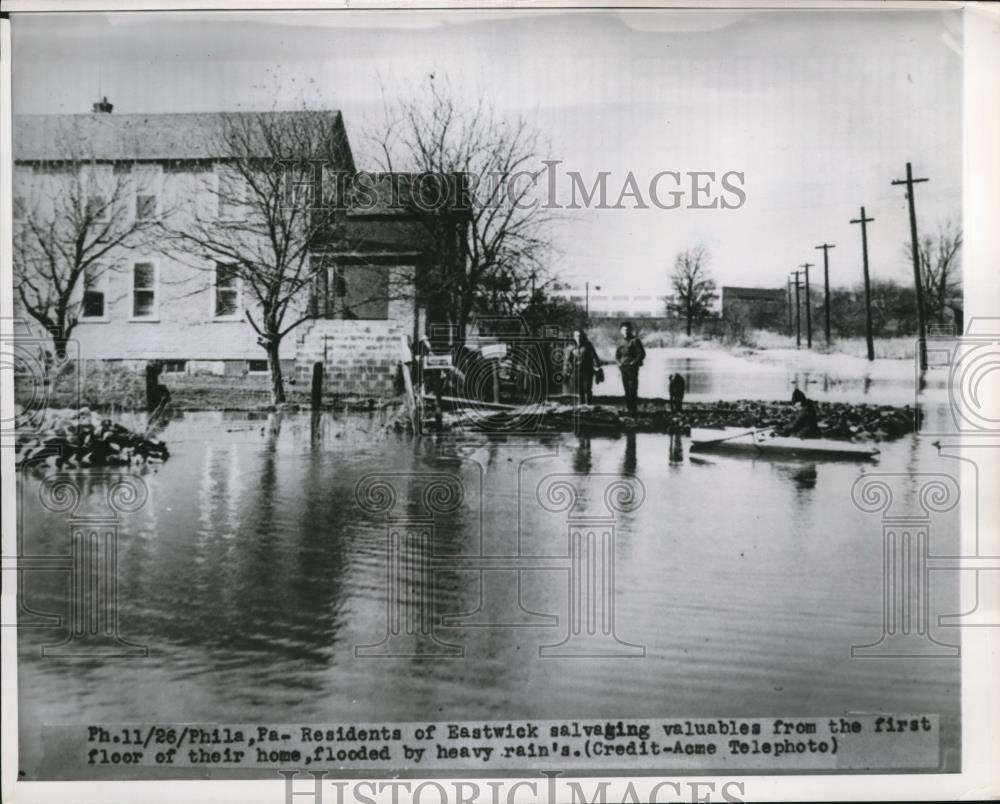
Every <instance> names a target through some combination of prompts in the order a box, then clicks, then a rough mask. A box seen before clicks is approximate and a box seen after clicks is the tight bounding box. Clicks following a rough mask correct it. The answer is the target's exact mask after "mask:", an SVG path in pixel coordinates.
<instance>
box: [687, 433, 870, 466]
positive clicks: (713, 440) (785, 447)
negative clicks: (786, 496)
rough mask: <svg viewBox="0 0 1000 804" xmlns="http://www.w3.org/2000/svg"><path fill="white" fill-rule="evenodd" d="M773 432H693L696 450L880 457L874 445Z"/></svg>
mask: <svg viewBox="0 0 1000 804" xmlns="http://www.w3.org/2000/svg"><path fill="white" fill-rule="evenodd" d="M771 432H772V431H770V430H758V429H747V428H746V427H724V428H721V429H718V430H712V429H707V428H706V429H699V428H694V429H692V430H691V449H692V451H709V450H719V451H722V450H731V451H734V452H742V453H752V454H759V455H780V456H785V457H792V458H834V459H848V460H858V461H867V460H871V459H872V458H874V457H875V456H876V455H878V454H879V451H878V450H877V449H875V448H874V447H873V446H871V445H870V444H852V443H850V442H849V441H834V440H832V439H829V438H795V437H794V436H772V435H771Z"/></svg>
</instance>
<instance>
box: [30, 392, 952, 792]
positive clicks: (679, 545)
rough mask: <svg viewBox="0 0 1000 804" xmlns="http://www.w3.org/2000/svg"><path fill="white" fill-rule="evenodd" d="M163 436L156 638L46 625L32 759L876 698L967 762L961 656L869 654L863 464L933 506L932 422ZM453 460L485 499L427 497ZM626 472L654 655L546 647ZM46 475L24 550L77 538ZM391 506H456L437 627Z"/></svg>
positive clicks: (878, 595) (152, 618) (58, 763)
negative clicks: (110, 643)
mask: <svg viewBox="0 0 1000 804" xmlns="http://www.w3.org/2000/svg"><path fill="white" fill-rule="evenodd" d="M778 382H781V383H784V382H785V380H784V378H782V379H780V380H779V381H778ZM764 398H777V397H771V396H769V395H767V394H765V396H764ZM935 410H937V411H938V414H939V415H944V414H943V412H942V406H940V405H937V406H936V407H935ZM162 437H163V438H164V440H166V441H167V443H168V444H169V445H170V449H171V457H170V459H169V460H168V461H167V462H166V463H164V464H162V465H159V466H156V467H150V468H147V469H144V470H141V471H140V470H133V471H134V472H135V473H136V474H137V475H138V476H139V477H141V479H142V481H143V482H144V483H145V485H146V487H147V489H148V499H147V500H146V502H145V504H144V505H142V506H141V507H140V508H139V509H138V510H137V511H135V512H133V513H125V514H122V515H121V519H120V522H119V526H118V531H119V543H118V576H119V589H118V596H119V597H118V600H119V603H118V608H119V632H120V635H121V636H122V638H124V639H126V640H128V641H130V642H132V643H136V644H140V645H146V646H148V649H149V656H148V658H133V659H114V660H93V659H79V658H78V659H64V660H57V659H52V658H42V657H41V656H40V646H41V645H43V644H47V643H54V642H58V641H61V640H62V639H63V638H64V636H65V634H64V633H63V632H62V631H60V630H59V629H41V628H25V629H22V630H21V631H20V632H19V638H20V658H21V664H20V672H19V681H18V683H19V702H20V710H19V717H20V728H21V733H22V744H21V751H22V754H21V765H22V770H23V771H24V772H25V774H26V777H25V778H39V777H41V778H56V777H67V776H69V777H72V775H73V773H74V771H73V769H72V766H71V765H69V764H67V762H66V758H65V757H64V756H62V755H60V754H59V753H58V752H56V751H55V750H49V751H48V752H46V750H45V748H44V746H45V744H46V743H45V742H44V740H43V735H44V734H45V733H46V731H45V730H46V726H47V725H49V724H63V725H65V724H68V723H79V724H90V723H101V722H112V723H114V722H119V723H120V722H140V723H154V722H167V723H170V722H173V723H181V722H219V723H227V722H228V723H255V722H259V723H271V722H273V723H295V722H302V723H316V724H319V723H365V722H378V721H393V720H396V721H415V720H423V721H431V720H458V719H463V720H475V719H478V718H497V717H505V718H565V717H581V718H582V717H615V718H617V717H650V716H663V717H668V716H669V717H680V716H692V717H694V716H699V717H714V716H719V717H738V716H779V715H780V716H828V715H829V716H833V715H840V714H843V713H847V712H871V711H885V712H897V713H938V714H940V715H942V717H943V724H944V728H945V733H946V736H947V740H946V742H947V744H948V748H949V749H950V750H949V751H948V752H946V757H947V760H948V763H949V765H950V766H951V767H955V766H956V763H957V759H958V755H957V750H958V739H959V738H958V716H959V709H960V698H959V661H958V660H957V659H941V658H930V659H927V658H907V659H859V658H852V657H851V646H852V645H860V644H867V643H873V642H876V641H878V639H879V637H880V634H881V632H882V569H881V560H882V526H881V521H880V519H879V515H878V514H873V513H866V512H863V511H861V510H859V508H858V507H856V506H855V504H854V503H853V502H852V498H851V488H852V485H853V484H854V483H855V481H856V480H858V478H859V477H861V476H862V475H865V474H872V473H893V474H895V475H897V476H896V477H894V478H889V479H888V480H887V482H888V483H889V484H890V486H892V489H893V494H894V497H895V500H894V505H897V506H899V507H898V509H896V510H898V511H899V512H903V513H910V514H918V513H921V512H922V509H920V508H919V506H918V505H917V502H916V500H917V495H918V493H919V478H917V477H915V476H914V475H915V473H921V472H948V473H950V474H957V471H958V470H957V467H956V466H954V465H953V464H954V463H956V462H955V461H954V460H950V459H947V458H942V457H938V456H937V452H936V450H935V448H934V447H933V446H932V445H931V444H930V443H928V442H929V440H930V439H927V438H922V437H917V436H913V437H908V438H905V439H902V440H899V441H896V442H893V443H891V444H887V445H884V449H883V452H882V455H881V456H880V460H879V461H878V462H877V463H871V464H857V463H850V462H822V461H819V462H809V461H795V460H784V461H782V460H762V459H749V458H741V457H737V456H731V455H724V454H721V453H720V454H704V455H703V456H698V455H690V454H689V453H688V450H687V444H686V442H684V443H680V444H678V443H677V442H674V443H672V442H671V438H670V437H669V436H661V435H654V434H639V435H634V436H628V437H619V438H585V437H579V436H576V435H572V434H567V435H559V436H552V437H539V436H524V435H522V436H487V435H482V434H479V435H468V436H466V437H463V438H454V437H441V438H435V437H423V438H413V437H411V436H406V435H400V434H395V433H389V432H387V431H386V428H385V426H384V422H383V421H382V420H381V419H380V418H379V416H378V415H361V414H350V415H348V414H324V415H323V416H320V417H318V419H315V420H314V419H312V418H311V417H310V415H309V414H294V415H288V414H286V415H285V416H283V417H282V418H280V419H279V418H276V417H274V416H270V417H266V418H264V419H260V418H250V417H248V415H247V414H232V415H229V414H221V413H203V414H187V415H185V416H183V417H182V418H178V419H176V420H174V421H172V422H171V423H170V424H169V425H168V426H167V427H166V428H165V430H164V431H163V433H162ZM678 448H679V449H678ZM371 473H377V474H381V475H389V477H387V478H383V479H384V480H386V482H387V483H388V484H389V486H390V487H391V489H392V491H391V493H388V494H381V495H380V494H379V493H377V490H376V491H374V492H371V493H365V492H364V491H362V493H360V495H356V487H357V485H358V483H359V481H360V480H361V479H362V478H364V477H365V476H366V475H369V474H371ZM553 474H563V475H569V476H570V477H569V478H567V479H566V480H567V482H568V484H569V486H570V487H572V488H573V489H574V490H575V492H576V503H575V507H574V508H573V509H570V510H569V511H566V510H559V506H557V505H553V504H552V503H553V501H555V502H558V499H557V498H558V494H557V495H556V497H552V496H551V495H549V496H546V493H545V491H544V489H546V488H548V487H547V486H546V485H545V484H547V483H551V481H552V480H553V479H552V478H551V477H550V475H553ZM431 475H433V476H435V477H441V476H443V477H444V478H446V482H448V481H450V482H451V483H452V487H453V488H454V487H455V484H456V483H457V485H458V486H459V487H460V492H461V497H451V498H448V495H445V496H444V497H440V496H437V497H435V498H434V500H433V501H432V502H430V503H428V502H427V501H428V500H429V499H430V498H431V497H434V495H430V497H428V496H427V495H425V491H426V490H427V487H428V483H429V482H430V481H432V480H434V478H433V477H431ZM616 481H618V482H625V483H628V484H631V486H632V488H633V490H636V489H637V488H638V487H641V488H638V490H637V491H636V493H637V494H639V495H640V497H641V499H639V500H637V504H635V505H633V506H631V507H630V508H629V507H627V510H625V511H621V512H616V513H615V520H614V542H613V552H614V580H613V588H612V590H611V591H610V592H609V595H610V598H609V599H610V600H612V601H613V604H614V629H615V633H616V636H617V642H614V644H612V645H611V646H610V649H611V652H612V653H614V652H618V653H625V654H630V655H627V656H617V655H615V656H607V655H605V656H602V657H601V658H593V657H580V656H576V657H565V656H552V655H546V656H544V657H540V655H539V648H540V646H551V645H558V644H559V643H561V642H563V641H564V640H565V638H566V635H567V633H568V628H569V623H570V622H571V619H570V616H569V615H570V613H569V611H568V607H569V603H568V600H569V598H568V589H569V583H570V578H569V575H570V573H569V567H570V562H569V561H568V560H566V558H565V557H566V555H567V549H568V548H567V544H568V535H567V533H568V522H569V518H571V517H576V516H580V515H588V516H598V517H600V516H606V515H607V510H608V509H607V508H606V507H605V502H604V500H605V491H606V490H607V488H608V486H609V484H612V483H614V482H616ZM41 483H42V479H41V478H40V477H38V476H36V475H25V476H22V477H21V478H20V488H19V492H20V494H21V512H22V522H23V526H24V531H23V535H24V549H25V551H26V552H29V553H31V554H36V555H53V554H65V553H66V552H67V545H68V541H69V537H68V527H69V524H68V523H67V519H66V517H67V514H65V513H54V512H52V511H49V510H48V509H46V508H45V507H43V506H42V505H41V504H40V502H39V489H40V485H41ZM540 484H541V488H542V489H543V490H539V489H540ZM107 486H108V480H107V478H106V477H102V476H101V475H100V473H98V472H96V471H95V472H94V476H93V477H92V478H91V479H90V481H89V482H87V483H85V484H83V492H82V499H81V502H80V506H79V508H78V510H77V513H78V514H90V513H99V512H101V511H104V510H106V509H105V508H104V506H105V505H106V499H107ZM383 490H384V489H383ZM358 496H360V498H361V499H362V500H363V501H364V502H365V504H366V505H367V506H368V507H369V509H370V510H365V508H363V507H362V505H360V504H359V501H358ZM541 499H544V500H547V501H548V503H549V508H546V507H544V506H543V505H541V504H540V500H541ZM390 502H391V503H392V507H391V508H390V509H389V510H388V515H389V516H390V517H392V518H394V519H399V518H402V519H409V520H413V519H417V520H420V519H421V517H425V516H426V515H427V513H428V510H427V505H428V504H430V505H432V506H435V507H436V508H437V513H435V514H434V518H433V525H432V538H431V543H430V544H423V546H421V547H420V548H419V551H418V552H419V553H420V555H419V556H418V558H419V559H420V560H421V561H423V562H424V566H425V567H426V566H427V565H428V564H429V565H430V566H431V567H432V568H433V572H432V573H431V574H430V576H429V577H430V578H431V579H432V580H430V581H426V580H424V581H420V580H419V579H420V578H425V579H426V577H427V576H416V575H414V574H413V573H412V572H411V573H410V574H409V575H407V576H406V578H405V579H404V581H405V582H404V583H403V584H402V586H400V587H397V588H398V589H401V590H402V591H401V592H400V597H401V598H402V600H403V607H404V609H405V606H406V601H408V600H413V599H414V596H415V595H417V594H424V593H426V592H427V591H428V590H427V588H426V587H427V586H430V588H431V592H432V603H431V609H430V610H429V611H431V612H432V614H431V615H430V623H431V627H430V629H429V632H419V629H418V630H417V632H415V633H403V635H402V637H401V638H400V639H398V640H396V641H395V642H393V641H389V642H386V641H385V636H386V632H387V627H388V626H387V611H388V609H387V605H388V599H389V591H391V590H388V589H387V573H388V565H389V562H388V560H387V555H388V553H387V546H388V544H389V537H388V536H387V527H388V523H387V520H386V509H385V508H384V507H383V508H378V505H379V504H380V503H390ZM376 509H377V510H376ZM550 509H553V510H550ZM958 536H959V533H958V516H957V511H952V512H950V513H941V514H934V517H933V520H932V526H931V538H930V545H931V553H932V554H947V555H955V554H957V552H958ZM484 557H485V558H484ZM404 563H405V562H404ZM416 563H420V562H419V561H418V562H416ZM956 575H957V573H952V572H937V573H932V588H931V601H932V610H931V614H932V617H931V620H932V623H933V625H932V629H931V634H932V635H933V636H934V637H935V638H936V639H937V640H939V641H940V642H944V643H951V644H956V643H958V641H959V639H958V634H957V633H956V629H955V628H947V627H942V626H939V625H937V615H938V614H949V613H953V612H956V611H958V610H960V607H959V601H958V594H957V592H958V589H957V587H958V583H957V577H956ZM939 576H940V577H939ZM415 578H416V579H417V580H415ZM415 584H423V587H422V588H419V589H418V588H415ZM24 589H25V603H26V604H27V605H28V606H29V607H30V608H31V609H32V610H33V611H36V612H53V613H63V614H65V612H66V608H67V578H66V574H65V573H58V572H56V573H51V572H35V573H29V574H27V575H26V576H25V580H24ZM422 599H426V597H425V598H422ZM413 610H414V609H409V611H410V612H411V613H412V611H413ZM424 611H425V612H426V611H428V610H427V609H424ZM404 631H405V629H404ZM364 646H376V647H375V648H365V647H364ZM636 646H640V647H639V648H637V647H636ZM604 647H605V648H607V647H608V644H607V643H605V644H604ZM359 648H360V649H361V650H360V651H359V650H358V649H359ZM459 649H460V650H462V651H464V655H463V656H461V657H455V656H451V657H445V656H441V655H438V656H426V655H409V656H407V655H401V654H406V653H410V654H414V653H416V654H426V653H428V652H435V651H437V652H438V653H439V654H440V653H447V652H451V653H454V652H456V650H459ZM550 650H551V649H550ZM359 652H360V653H361V654H365V653H366V652H367V653H375V654H379V653H382V654H385V653H387V652H389V653H394V654H395V655H392V656H389V657H386V656H384V655H381V656H369V655H358V654H359ZM556 652H557V653H558V651H556ZM637 652H638V653H641V654H642V655H635V654H636V653H637ZM91 770H92V769H91Z"/></svg>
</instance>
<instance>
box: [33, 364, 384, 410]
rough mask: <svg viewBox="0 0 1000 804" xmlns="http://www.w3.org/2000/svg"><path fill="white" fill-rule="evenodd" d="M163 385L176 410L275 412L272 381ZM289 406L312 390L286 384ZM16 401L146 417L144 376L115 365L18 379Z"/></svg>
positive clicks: (198, 380) (204, 376) (174, 380)
mask: <svg viewBox="0 0 1000 804" xmlns="http://www.w3.org/2000/svg"><path fill="white" fill-rule="evenodd" d="M160 383H161V384H162V385H164V386H166V388H167V390H168V391H169V392H170V406H171V408H173V409H174V410H263V409H267V408H270V407H271V393H270V379H269V378H268V377H267V376H266V375H253V376H245V377H223V376H219V375H216V374H209V373H199V374H164V375H161V376H160ZM285 396H286V398H287V402H288V404H289V405H298V406H300V407H308V406H309V403H310V399H309V385H308V384H307V383H296V382H294V381H293V380H292V379H289V378H286V381H285ZM14 399H15V401H16V402H17V403H18V404H20V405H22V406H23V407H28V408H31V409H33V410H36V409H39V408H57V409H73V410H76V409H78V408H81V407H87V408H91V409H92V410H98V411H104V412H109V413H112V414H114V413H117V412H125V413H127V412H134V411H145V409H146V379H145V374H144V372H142V371H139V370H136V369H130V368H128V367H125V366H122V365H120V364H114V363H99V362H96V361H95V362H93V363H87V364H86V367H85V368H84V370H83V371H82V372H76V371H74V370H65V371H62V372H56V373H54V374H53V376H52V377H51V378H50V379H49V380H47V381H41V382H35V381H33V380H32V379H31V378H28V377H17V378H16V379H15V382H14ZM323 402H324V405H326V406H330V407H333V406H337V405H340V404H343V405H345V406H351V405H360V406H361V407H374V406H376V405H378V404H379V402H380V400H369V399H360V398H354V397H335V396H333V395H329V394H327V395H326V396H325V397H324V400H323Z"/></svg>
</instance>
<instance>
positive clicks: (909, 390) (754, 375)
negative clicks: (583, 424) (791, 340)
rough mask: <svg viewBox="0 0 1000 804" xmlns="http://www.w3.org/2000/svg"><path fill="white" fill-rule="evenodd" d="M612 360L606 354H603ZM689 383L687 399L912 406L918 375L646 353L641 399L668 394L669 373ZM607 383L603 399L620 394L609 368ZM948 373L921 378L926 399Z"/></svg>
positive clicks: (777, 355) (774, 353) (811, 360)
mask: <svg viewBox="0 0 1000 804" xmlns="http://www.w3.org/2000/svg"><path fill="white" fill-rule="evenodd" d="M603 358H604V359H610V355H603ZM674 373H680V374H681V375H683V376H684V378H685V381H686V383H687V394H686V398H689V399H691V400H692V401H714V400H717V399H726V400H734V399H760V400H765V401H773V400H779V401H780V400H786V399H789V398H790V397H791V395H792V389H793V388H795V387H799V388H802V390H803V391H804V392H805V393H806V395H807V396H809V397H811V398H813V399H818V400H822V401H829V402H837V401H840V402H867V403H869V404H879V405H913V404H914V388H915V385H916V372H915V365H914V361H913V360H889V359H884V358H879V359H876V360H875V361H873V362H871V363H869V362H868V361H867V360H865V359H863V358H859V357H851V356H848V355H842V354H830V355H826V354H820V353H817V352H806V351H805V350H803V351H801V352H796V351H794V350H785V349H782V350H765V351H761V352H758V353H756V354H755V355H754V356H753V358H752V359H747V358H745V357H741V356H739V355H735V354H731V353H729V352H725V351H721V350H713V349H681V348H672V349H667V348H663V349H647V350H646V361H645V363H644V365H643V368H642V371H641V372H640V375H639V395H640V396H646V397H661V398H666V397H668V396H669V393H668V389H667V384H668V382H669V377H670V375H671V374H674ZM604 374H605V381H604V382H603V383H601V384H598V385H597V386H595V389H594V393H595V394H598V395H601V396H605V395H607V396H620V395H621V394H622V384H621V376H620V375H619V373H618V369H617V368H615V366H614V365H613V364H612V365H610V366H607V367H605V370H604ZM946 379H947V373H946V372H945V371H943V370H932V371H930V372H928V373H927V374H926V375H925V377H924V382H925V387H924V388H923V389H922V392H923V393H924V396H925V397H926V395H927V394H928V393H931V394H933V393H935V392H943V389H944V388H945V385H944V383H945V381H946Z"/></svg>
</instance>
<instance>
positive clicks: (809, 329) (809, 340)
mask: <svg viewBox="0 0 1000 804" xmlns="http://www.w3.org/2000/svg"><path fill="white" fill-rule="evenodd" d="M812 267H813V264H812V263H811V262H806V263H803V264H802V265H800V266H799V268H803V269H804V270H805V272H806V345H807V346H808V347H809V348H810V349H812V348H813V319H812V310H810V309H809V308H810V307H812V299H811V298H810V296H809V269H810V268H812Z"/></svg>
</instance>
